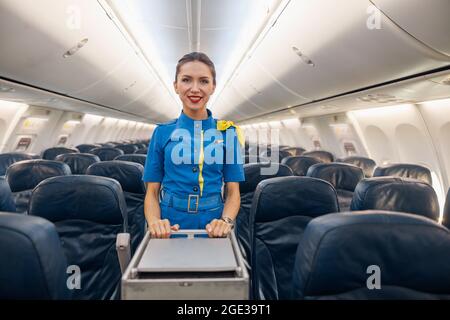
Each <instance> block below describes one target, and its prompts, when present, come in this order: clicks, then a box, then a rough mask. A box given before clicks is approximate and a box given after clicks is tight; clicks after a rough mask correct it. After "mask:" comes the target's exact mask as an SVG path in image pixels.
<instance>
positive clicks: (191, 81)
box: [174, 61, 216, 111]
mask: <svg viewBox="0 0 450 320" xmlns="http://www.w3.org/2000/svg"><path fill="white" fill-rule="evenodd" d="M174 87H175V92H176V93H177V94H178V95H179V96H180V99H181V102H183V107H184V108H188V109H190V110H191V111H198V110H202V109H203V108H205V105H206V103H207V102H208V100H209V97H210V96H211V95H212V94H213V92H214V89H215V88H216V86H215V85H214V83H213V76H212V73H211V70H210V68H209V67H208V66H207V65H206V64H204V63H203V62H200V61H190V62H186V63H185V64H183V65H182V66H181V67H180V72H179V73H178V76H177V81H176V82H174Z"/></svg>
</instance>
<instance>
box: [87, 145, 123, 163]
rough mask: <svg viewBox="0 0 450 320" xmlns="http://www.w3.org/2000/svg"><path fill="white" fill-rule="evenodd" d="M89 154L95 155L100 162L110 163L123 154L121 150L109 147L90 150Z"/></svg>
mask: <svg viewBox="0 0 450 320" xmlns="http://www.w3.org/2000/svg"><path fill="white" fill-rule="evenodd" d="M89 153H91V154H95V155H96V156H98V157H99V158H100V160H101V161H111V160H114V159H115V158H117V157H118V156H121V155H123V154H124V153H123V151H122V150H120V149H117V148H111V147H101V148H95V149H92V150H90V151H89Z"/></svg>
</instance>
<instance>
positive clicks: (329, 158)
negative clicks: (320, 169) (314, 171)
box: [302, 150, 334, 162]
mask: <svg viewBox="0 0 450 320" xmlns="http://www.w3.org/2000/svg"><path fill="white" fill-rule="evenodd" d="M302 156H305V157H313V158H316V159H319V160H320V161H322V162H333V161H334V156H333V154H332V153H331V152H328V151H324V150H314V151H307V152H303V154H302Z"/></svg>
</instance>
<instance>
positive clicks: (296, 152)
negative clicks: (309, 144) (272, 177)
mask: <svg viewBox="0 0 450 320" xmlns="http://www.w3.org/2000/svg"><path fill="white" fill-rule="evenodd" d="M283 151H286V152H289V154H290V155H291V156H293V157H295V156H301V155H302V154H303V152H306V150H305V149H303V148H301V147H287V148H284V149H283Z"/></svg>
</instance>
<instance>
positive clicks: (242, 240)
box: [234, 163, 292, 264]
mask: <svg viewBox="0 0 450 320" xmlns="http://www.w3.org/2000/svg"><path fill="white" fill-rule="evenodd" d="M268 166H269V164H267V163H266V164H262V163H251V164H246V165H244V174H245V181H242V182H239V190H240V193H241V206H240V208H239V213H238V215H237V217H236V226H235V229H234V231H235V234H236V236H237V239H238V241H239V244H240V245H241V247H242V249H243V254H244V257H245V258H246V259H247V262H248V263H249V264H250V230H249V217H250V209H251V207H252V201H253V195H254V193H255V190H256V187H257V186H258V183H260V182H261V181H263V180H265V179H270V178H275V177H286V176H292V171H291V169H290V168H289V167H287V166H285V165H282V164H280V165H279V169H278V171H277V172H276V173H274V174H271V175H266V174H262V173H261V169H262V168H267V167H268Z"/></svg>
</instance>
